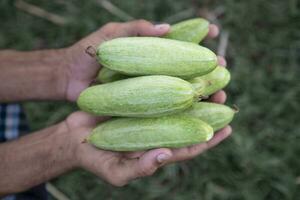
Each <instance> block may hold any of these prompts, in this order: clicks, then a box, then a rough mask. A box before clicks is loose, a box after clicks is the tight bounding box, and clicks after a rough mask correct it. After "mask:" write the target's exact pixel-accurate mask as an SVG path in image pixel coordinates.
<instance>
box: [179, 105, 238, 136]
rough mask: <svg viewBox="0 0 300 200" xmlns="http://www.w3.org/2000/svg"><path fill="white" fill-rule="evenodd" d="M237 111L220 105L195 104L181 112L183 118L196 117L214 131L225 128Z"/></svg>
mask: <svg viewBox="0 0 300 200" xmlns="http://www.w3.org/2000/svg"><path fill="white" fill-rule="evenodd" d="M236 112H237V111H236V110H234V109H232V108H230V107H228V106H226V105H222V104H216V103H207V102H197V103H194V104H193V106H191V107H190V108H188V109H187V110H185V111H184V112H182V114H183V115H185V116H190V117H196V118H198V119H200V120H202V121H204V122H206V123H207V124H209V125H210V126H211V127H212V128H213V130H214V131H217V130H220V129H221V128H224V127H225V126H227V125H228V124H229V123H230V122H231V121H232V119H233V117H234V114H235V113H236Z"/></svg>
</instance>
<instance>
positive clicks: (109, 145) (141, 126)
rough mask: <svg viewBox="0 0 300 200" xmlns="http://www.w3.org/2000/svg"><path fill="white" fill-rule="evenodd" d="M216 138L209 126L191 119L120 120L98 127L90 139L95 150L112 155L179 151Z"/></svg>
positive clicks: (89, 141) (178, 117)
mask: <svg viewBox="0 0 300 200" xmlns="http://www.w3.org/2000/svg"><path fill="white" fill-rule="evenodd" d="M212 136H213V129H212V127H210V126H209V125H208V124H207V123H205V122H203V121H201V120H199V119H197V118H192V117H188V116H174V115H172V116H165V117H160V118H118V119H111V120H109V121H107V122H104V123H101V124H100V125H98V126H97V127H96V128H95V129H94V130H93V131H92V133H91V135H90V136H89V137H88V138H87V142H88V143H91V144H92V145H94V146H95V147H98V148H100V149H105V150H112V151H141V150H148V149H153V148H162V147H167V148H180V147H185V146H190V145H193V144H197V143H201V142H206V141H208V140H210V139H211V138H212Z"/></svg>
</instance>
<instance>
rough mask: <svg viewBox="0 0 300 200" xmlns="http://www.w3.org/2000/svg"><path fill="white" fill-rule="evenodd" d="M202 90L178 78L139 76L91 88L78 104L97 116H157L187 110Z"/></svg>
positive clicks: (83, 94)
mask: <svg viewBox="0 0 300 200" xmlns="http://www.w3.org/2000/svg"><path fill="white" fill-rule="evenodd" d="M203 89H204V87H202V88H201V87H200V86H199V85H198V86H197V87H193V85H192V84H190V83H189V82H187V81H185V80H183V79H180V78H177V77H171V76H164V75H153V76H140V77H135V78H129V79H124V80H120V81H115V82H112V83H106V84H101V85H96V86H92V87H89V88H87V89H85V90H84V91H83V92H82V93H81V94H80V96H79V98H78V100H77V104H78V106H79V108H80V109H81V110H83V111H86V112H88V113H92V114H95V115H104V116H105V115H108V116H124V117H158V116H164V115H169V114H172V113H177V112H180V111H183V110H185V109H187V108H188V107H190V106H191V105H192V104H193V103H194V102H195V101H197V100H198V98H199V96H201V92H202V90H203Z"/></svg>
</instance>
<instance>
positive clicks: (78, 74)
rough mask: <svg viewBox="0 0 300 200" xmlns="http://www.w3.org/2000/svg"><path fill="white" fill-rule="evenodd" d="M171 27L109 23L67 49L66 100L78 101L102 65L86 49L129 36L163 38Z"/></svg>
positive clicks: (141, 23) (165, 25)
mask: <svg viewBox="0 0 300 200" xmlns="http://www.w3.org/2000/svg"><path fill="white" fill-rule="evenodd" d="M169 28H170V25H168V24H160V25H153V24H151V23H150V22H148V21H145V20H137V21H131V22H127V23H108V24H106V25H105V26H103V27H102V28H100V29H99V30H98V31H96V32H94V33H92V34H91V35H89V36H87V37H86V38H84V39H82V40H80V41H79V42H77V43H76V44H74V45H73V46H71V47H69V48H67V50H66V51H67V55H68V56H67V57H68V58H67V59H68V60H69V63H70V64H69V66H68V68H67V70H66V73H65V74H66V78H67V80H68V81H67V86H66V92H65V93H66V95H65V96H66V98H67V100H70V101H76V99H77V97H78V96H79V94H80V92H81V91H82V90H84V89H85V88H87V87H88V86H89V85H90V83H91V82H92V81H93V80H94V79H95V77H96V75H97V72H98V71H99V69H100V65H99V64H98V62H97V61H96V59H95V58H92V57H91V56H89V55H87V53H86V52H85V51H86V48H87V47H89V46H92V47H94V48H96V47H97V46H98V45H99V44H101V43H102V42H104V41H107V40H111V39H113V38H118V37H129V36H162V35H164V34H166V33H167V32H168V31H169Z"/></svg>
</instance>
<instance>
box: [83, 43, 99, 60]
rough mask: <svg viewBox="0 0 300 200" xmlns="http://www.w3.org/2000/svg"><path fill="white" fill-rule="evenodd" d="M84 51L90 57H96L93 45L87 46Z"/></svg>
mask: <svg viewBox="0 0 300 200" xmlns="http://www.w3.org/2000/svg"><path fill="white" fill-rule="evenodd" d="M85 53H87V54H88V55H89V56H91V57H93V58H94V57H96V53H97V52H96V49H95V48H94V47H93V46H88V47H87V48H86V49H85Z"/></svg>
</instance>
